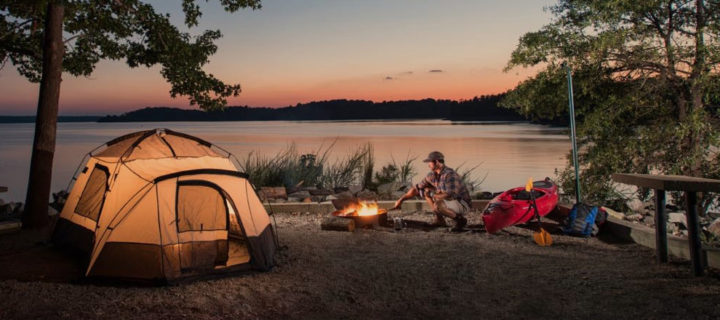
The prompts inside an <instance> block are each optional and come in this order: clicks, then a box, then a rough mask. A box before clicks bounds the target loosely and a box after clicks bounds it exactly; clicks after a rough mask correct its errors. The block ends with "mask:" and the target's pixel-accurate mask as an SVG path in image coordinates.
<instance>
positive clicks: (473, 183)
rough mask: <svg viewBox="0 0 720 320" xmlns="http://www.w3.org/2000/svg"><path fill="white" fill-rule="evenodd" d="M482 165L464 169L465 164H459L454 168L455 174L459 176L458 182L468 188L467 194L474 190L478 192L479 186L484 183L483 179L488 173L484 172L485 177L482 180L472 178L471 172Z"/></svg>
mask: <svg viewBox="0 0 720 320" xmlns="http://www.w3.org/2000/svg"><path fill="white" fill-rule="evenodd" d="M480 165H482V163H480V164H478V165H476V166H474V167H470V168H467V169H465V168H464V166H465V163H463V164H460V165H459V166H457V168H455V172H457V174H458V175H460V180H461V181H462V182H463V183H464V184H465V186H466V187H467V188H468V191H469V192H471V193H472V192H473V191H475V190H480V185H481V184H482V183H483V182H484V181H485V178H487V175H488V173H487V172H486V173H485V175H484V176H483V177H482V178H477V177H475V176H474V174H473V172H475V170H476V169H477V168H479V167H480Z"/></svg>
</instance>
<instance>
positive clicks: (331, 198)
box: [325, 194, 339, 200]
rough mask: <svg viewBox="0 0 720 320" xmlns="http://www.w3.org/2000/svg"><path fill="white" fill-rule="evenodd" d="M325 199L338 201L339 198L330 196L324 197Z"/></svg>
mask: <svg viewBox="0 0 720 320" xmlns="http://www.w3.org/2000/svg"><path fill="white" fill-rule="evenodd" d="M325 199H327V200H336V199H339V198H338V197H336V196H334V195H332V194H331V195H329V196H327V197H325Z"/></svg>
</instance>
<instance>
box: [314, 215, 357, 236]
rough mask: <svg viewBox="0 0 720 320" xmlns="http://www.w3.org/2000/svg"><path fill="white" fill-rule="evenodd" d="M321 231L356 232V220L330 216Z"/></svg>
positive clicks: (321, 226) (323, 223)
mask: <svg viewBox="0 0 720 320" xmlns="http://www.w3.org/2000/svg"><path fill="white" fill-rule="evenodd" d="M320 229H321V230H327V231H350V232H353V231H354V230H355V220H353V219H345V218H340V217H336V216H329V217H326V218H325V219H323V221H322V223H321V224H320Z"/></svg>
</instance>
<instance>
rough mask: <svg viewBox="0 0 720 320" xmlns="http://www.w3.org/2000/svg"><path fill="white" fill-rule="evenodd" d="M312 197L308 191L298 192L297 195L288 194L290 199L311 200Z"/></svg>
mask: <svg viewBox="0 0 720 320" xmlns="http://www.w3.org/2000/svg"><path fill="white" fill-rule="evenodd" d="M310 196H311V195H310V192H308V191H298V192H295V193H291V194H288V199H290V198H300V199H305V198H310Z"/></svg>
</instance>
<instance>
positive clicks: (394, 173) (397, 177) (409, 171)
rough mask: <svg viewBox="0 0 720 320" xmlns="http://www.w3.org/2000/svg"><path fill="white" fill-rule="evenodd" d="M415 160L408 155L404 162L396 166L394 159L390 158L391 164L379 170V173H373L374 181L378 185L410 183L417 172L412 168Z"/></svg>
mask: <svg viewBox="0 0 720 320" xmlns="http://www.w3.org/2000/svg"><path fill="white" fill-rule="evenodd" d="M416 159H417V157H412V158H411V157H410V155H409V154H408V156H407V157H406V158H405V161H403V162H402V163H400V164H398V163H397V162H396V161H395V158H392V163H389V164H387V165H386V166H384V167H382V169H380V172H376V173H375V181H376V182H377V184H378V185H381V184H385V183H391V182H399V183H400V184H403V185H407V184H410V183H412V178H413V177H415V176H416V175H417V172H416V171H415V169H414V168H413V166H412V164H413V162H414V161H415V160H416Z"/></svg>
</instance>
